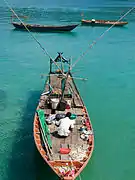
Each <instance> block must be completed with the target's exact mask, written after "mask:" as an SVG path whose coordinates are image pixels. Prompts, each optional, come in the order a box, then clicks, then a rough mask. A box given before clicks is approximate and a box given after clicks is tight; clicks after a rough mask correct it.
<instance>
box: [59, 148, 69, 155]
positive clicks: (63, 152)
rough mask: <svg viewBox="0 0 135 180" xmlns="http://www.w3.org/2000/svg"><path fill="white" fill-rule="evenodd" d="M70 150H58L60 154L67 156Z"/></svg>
mask: <svg viewBox="0 0 135 180" xmlns="http://www.w3.org/2000/svg"><path fill="white" fill-rule="evenodd" d="M70 151H71V149H69V148H60V154H69V153H70Z"/></svg>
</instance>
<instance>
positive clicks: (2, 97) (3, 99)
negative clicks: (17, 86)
mask: <svg viewBox="0 0 135 180" xmlns="http://www.w3.org/2000/svg"><path fill="white" fill-rule="evenodd" d="M6 106H7V94H6V92H5V91H4V90H2V89H0V111H3V110H5V109H6Z"/></svg>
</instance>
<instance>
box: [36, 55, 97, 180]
mask: <svg viewBox="0 0 135 180" xmlns="http://www.w3.org/2000/svg"><path fill="white" fill-rule="evenodd" d="M56 63H57V65H58V64H59V67H61V68H59V69H58V70H56V68H57V66H56ZM64 64H67V68H66V66H65V65H64ZM70 67H71V66H70V60H66V59H65V58H64V57H63V56H62V53H59V54H58V56H57V57H56V58H55V59H54V60H52V59H50V71H49V74H48V77H47V80H46V83H45V87H44V91H43V93H42V94H41V97H40V100H39V104H38V107H37V110H36V113H35V117H34V124H33V132H34V133H33V134H34V140H35V144H36V147H37V149H38V151H39V153H40V154H41V156H42V158H43V159H44V160H45V162H46V163H47V164H48V165H49V166H50V167H51V168H52V170H53V171H54V172H55V173H56V174H57V175H58V176H59V177H60V179H64V180H74V179H75V178H76V177H77V176H78V175H79V174H80V173H81V171H82V170H83V169H84V168H85V166H86V165H87V163H88V161H89V160H90V158H91V156H92V152H93V149H94V134H93V129H92V124H91V121H90V117H89V114H88V111H87V108H86V106H85V105H84V102H83V100H82V98H81V96H80V93H79V91H78V89H77V87H76V85H75V82H74V77H73V76H72V74H71V72H70ZM67 112H70V113H71V114H72V115H71V116H72V119H74V121H75V126H74V129H73V130H72V131H71V132H70V135H69V136H68V137H59V136H58V134H57V127H56V125H55V121H53V120H52V119H53V118H54V117H56V115H58V114H59V115H63V114H64V115H65V114H66V113H67ZM50 117H51V118H50ZM48 119H50V122H49V121H48Z"/></svg>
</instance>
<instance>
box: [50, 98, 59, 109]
mask: <svg viewBox="0 0 135 180" xmlns="http://www.w3.org/2000/svg"><path fill="white" fill-rule="evenodd" d="M58 103H59V99H51V104H52V109H56V108H57V106H58Z"/></svg>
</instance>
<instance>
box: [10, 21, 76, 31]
mask: <svg viewBox="0 0 135 180" xmlns="http://www.w3.org/2000/svg"><path fill="white" fill-rule="evenodd" d="M12 25H13V26H14V27H15V28H16V29H18V30H26V28H25V26H26V27H27V28H28V29H29V30H30V31H33V32H64V31H72V30H73V29H75V28H76V27H77V26H78V24H73V25H60V26H49V25H43V26H42V25H30V24H25V26H24V25H23V24H21V23H15V22H13V23H12Z"/></svg>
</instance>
